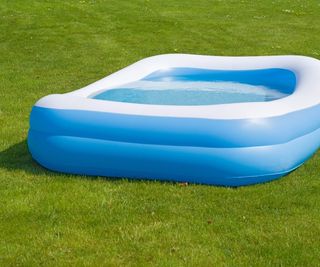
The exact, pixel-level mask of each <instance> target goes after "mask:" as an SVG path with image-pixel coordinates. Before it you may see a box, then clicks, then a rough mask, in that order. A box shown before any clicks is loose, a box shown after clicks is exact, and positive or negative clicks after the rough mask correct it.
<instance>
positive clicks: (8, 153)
mask: <svg viewBox="0 0 320 267" xmlns="http://www.w3.org/2000/svg"><path fill="white" fill-rule="evenodd" d="M0 168H3V169H5V170H8V171H17V170H18V171H19V170H20V171H24V172H26V173H28V174H31V175H40V176H55V177H58V176H63V177H64V178H79V179H87V180H96V179H105V180H106V181H110V182H120V181H121V180H126V181H128V182H130V183H137V182H138V181H139V180H138V179H137V180H129V179H127V178H125V177H123V178H117V177H106V176H89V175H81V174H67V173H60V172H55V171H51V170H48V169H46V168H44V167H42V166H41V165H40V164H38V163H37V162H36V161H35V160H34V159H33V158H32V156H31V154H30V152H29V149H28V144H27V140H23V141H21V142H19V143H17V144H14V145H12V146H10V147H9V148H7V149H5V150H3V151H0Z"/></svg>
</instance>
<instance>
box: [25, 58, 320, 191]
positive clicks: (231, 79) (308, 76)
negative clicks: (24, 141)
mask: <svg viewBox="0 0 320 267" xmlns="http://www.w3.org/2000/svg"><path fill="white" fill-rule="evenodd" d="M28 145H29V150H30V152H31V154H32V156H33V158H34V159H35V160H36V161H37V162H38V163H40V164H41V165H43V166H44V167H46V168H48V169H50V170H54V171H59V172H66V173H75V174H85V175H99V176H109V177H126V178H137V179H157V180H171V181H183V182H192V183H203V184H215V185H225V186H240V185H248V184H255V183H260V182H265V181H269V180H272V179H275V178H278V177H281V176H283V175H285V174H287V173H289V172H291V171H293V170H294V169H296V168H297V167H299V166H300V165H301V164H302V163H303V162H304V161H306V160H307V159H308V158H309V157H310V156H311V155H312V154H313V153H314V152H315V151H316V150H317V149H318V148H319V146H320V62H319V61H318V60H316V59H312V58H308V57H303V56H269V57H213V56H198V55H181V54H174V55H160V56H155V57H151V58H146V59H144V60H141V61H139V62H137V63H135V64H133V65H131V66H129V67H126V68H124V69H122V70H120V71H118V72H116V73H114V74H112V75H110V76H108V77H106V78H104V79H102V80H100V81H98V82H95V83H93V84H91V85H89V86H87V87H85V88H82V89H80V90H77V91H74V92H71V93H67V94H61V95H49V96H46V97H44V98H42V99H40V100H39V101H38V102H37V103H36V104H35V105H34V107H33V109H32V112H31V117H30V130H29V136H28Z"/></svg>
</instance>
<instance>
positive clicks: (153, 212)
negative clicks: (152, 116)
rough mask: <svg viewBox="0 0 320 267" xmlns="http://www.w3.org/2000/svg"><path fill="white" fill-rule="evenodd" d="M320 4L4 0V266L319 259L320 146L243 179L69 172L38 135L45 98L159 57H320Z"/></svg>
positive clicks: (0, 71) (0, 27) (0, 233)
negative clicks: (291, 163) (54, 167)
mask: <svg viewBox="0 0 320 267" xmlns="http://www.w3.org/2000/svg"><path fill="white" fill-rule="evenodd" d="M319 14H320V4H319V1H316V0H301V1H298V0H296V1H290V0H287V1H284V0H283V1H277V0H274V1H271V0H270V1H266V0H259V1H251V0H250V1H249V0H248V1H245V0H242V1H206V0H198V1H195V0H188V1H180V0H165V1H152V0H146V1H142V0H130V1H119V0H118V1H115V0H109V1H99V0H96V1H95V0H83V1H62V0H61V1H58V0H56V1H51V0H50V1H49V0H48V1H35V0H28V1H25V0H11V1H6V0H0V151H1V154H0V265H1V266H10V265H22V266H33V265H45V266H51V265H80V266H82V265H84V266H85V265H90V266H92V265H96V266H99V265H108V266H109V265H110V266H123V265H129V266H145V265H150V266H176V265H177V266H181V265H189V266H248V265H251V266H317V265H318V266H319V247H320V239H319V236H320V180H319V176H320V154H319V153H317V154H316V155H315V156H314V157H313V158H312V159H310V160H309V161H308V162H307V163H306V164H304V165H303V166H302V167H301V168H299V169H298V170H297V171H295V172H293V173H292V174H290V175H288V176H286V177H284V178H282V179H280V180H277V181H274V182H270V183H267V184H262V185H256V186H250V187H242V188H237V189H231V188H223V187H213V186H201V185H188V186H181V185H179V184H175V183H161V182H148V181H128V180H115V179H106V178H93V177H84V176H75V175H63V174H57V173H53V172H50V171H47V170H45V169H43V168H41V167H40V166H38V165H37V164H36V163H34V162H33V161H32V159H31V157H30V155H29V153H28V149H27V146H26V136H27V131H28V117H29V112H30V110H31V107H32V105H33V104H34V103H35V101H36V100H37V99H39V98H40V97H42V96H44V95H47V94H50V93H64V92H68V91H71V90H75V89H77V88H80V87H83V86H85V85H87V84H89V83H91V82H93V81H95V80H97V79H99V78H102V77H104V76H106V75H107V74H110V73H112V72H114V71H116V70H118V69H120V68H123V67H125V66H127V65H128V64H130V63H133V62H135V61H137V60H139V59H142V58H144V57H147V56H151V55H156V54H162V53H195V54H210V55H274V54H301V55H307V56H313V57H316V58H320V34H319V33H320V16H319Z"/></svg>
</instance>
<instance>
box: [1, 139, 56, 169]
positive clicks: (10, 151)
mask: <svg viewBox="0 0 320 267" xmlns="http://www.w3.org/2000/svg"><path fill="white" fill-rule="evenodd" d="M0 168H4V169H6V170H8V171H14V170H22V171H25V172H27V173H30V174H34V175H45V174H49V173H52V172H51V171H49V170H47V169H45V168H43V167H41V166H40V165H39V164H37V163H36V162H35V161H34V160H33V159H32V157H31V154H30V153H29V150H28V145H27V140H24V141H21V142H19V143H17V144H14V145H12V146H10V147H9V148H7V149H5V150H3V151H1V152H0Z"/></svg>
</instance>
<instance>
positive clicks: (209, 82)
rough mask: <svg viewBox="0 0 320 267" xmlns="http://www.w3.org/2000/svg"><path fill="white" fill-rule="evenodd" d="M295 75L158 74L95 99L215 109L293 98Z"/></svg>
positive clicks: (188, 71) (286, 72)
mask: <svg viewBox="0 0 320 267" xmlns="http://www.w3.org/2000/svg"><path fill="white" fill-rule="evenodd" d="M295 84H296V79H295V76H294V74H293V73H292V72H291V71H289V70H285V69H263V70H245V71H223V70H208V69H194V68H173V69H166V70H158V71H156V72H153V73H151V74H150V75H148V76H146V77H145V78H143V79H141V80H139V81H135V82H132V83H127V84H123V85H121V86H119V87H117V88H112V89H108V90H105V91H103V92H101V93H99V94H98V95H95V96H94V97H93V98H94V99H100V100H108V101H117V102H126V103H139V104H153V105H213V104H227V103H241V102H266V101H273V100H277V99H280V98H283V97H286V96H288V95H290V94H291V93H292V92H293V91H294V88H295Z"/></svg>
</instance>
